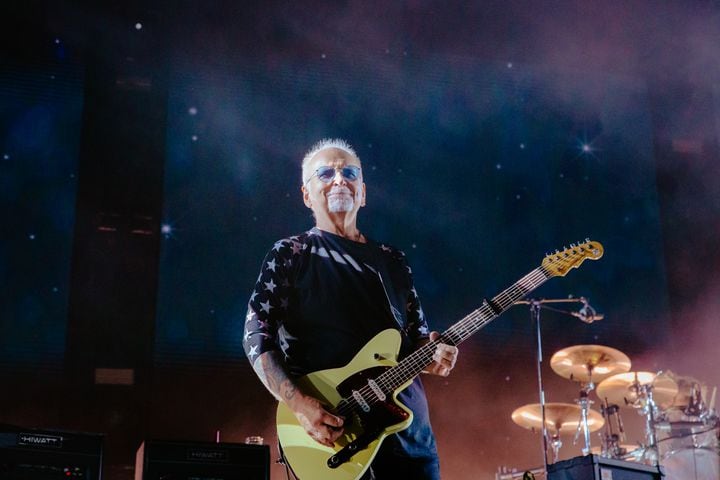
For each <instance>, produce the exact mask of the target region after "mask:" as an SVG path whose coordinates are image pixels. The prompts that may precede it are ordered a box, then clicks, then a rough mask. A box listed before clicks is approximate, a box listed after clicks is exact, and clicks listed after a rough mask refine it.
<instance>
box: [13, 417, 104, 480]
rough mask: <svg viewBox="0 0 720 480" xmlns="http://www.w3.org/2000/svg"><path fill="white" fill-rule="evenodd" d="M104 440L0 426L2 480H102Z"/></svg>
mask: <svg viewBox="0 0 720 480" xmlns="http://www.w3.org/2000/svg"><path fill="white" fill-rule="evenodd" d="M102 454H103V436H102V435H99V434H93V433H80V432H67V431H55V430H39V429H32V428H23V427H17V426H14V425H0V478H2V479H3V480H60V479H63V480H101V477H102Z"/></svg>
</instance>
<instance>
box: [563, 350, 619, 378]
mask: <svg viewBox="0 0 720 480" xmlns="http://www.w3.org/2000/svg"><path fill="white" fill-rule="evenodd" d="M550 366H551V367H552V369H553V370H554V371H555V373H557V374H558V375H560V376H561V377H565V378H569V379H570V380H574V381H576V382H583V383H587V382H589V381H591V380H592V381H593V382H599V381H601V380H604V379H605V378H607V377H610V376H612V375H615V374H616V373H623V372H629V371H630V359H629V358H628V356H627V355H625V354H624V353H622V352H621V351H620V350H615V349H614V348H610V347H606V346H604V345H574V346H572V347H567V348H563V349H562V350H558V351H557V352H555V354H554V355H553V356H552V358H551V359H550Z"/></svg>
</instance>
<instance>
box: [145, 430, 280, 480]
mask: <svg viewBox="0 0 720 480" xmlns="http://www.w3.org/2000/svg"><path fill="white" fill-rule="evenodd" d="M269 479H270V447H269V446H268V445H248V444H244V443H211V442H183V441H162V440H146V441H145V442H143V443H142V445H141V446H140V448H139V449H138V451H137V455H136V457H135V480H269Z"/></svg>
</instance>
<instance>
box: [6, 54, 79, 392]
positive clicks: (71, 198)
mask: <svg viewBox="0 0 720 480" xmlns="http://www.w3.org/2000/svg"><path fill="white" fill-rule="evenodd" d="M82 87H83V82H82V69H81V68H79V67H77V66H75V67H73V66H67V65H65V66H63V65H58V64H46V65H35V66H33V68H29V67H27V66H17V65H7V64H6V68H5V69H3V71H2V72H1V73H0V131H1V132H3V134H2V138H0V145H1V147H0V155H1V156H0V212H2V213H1V214H0V215H1V216H2V218H3V226H2V228H0V232H1V233H0V278H1V279H3V281H2V285H3V287H2V291H1V292H0V332H2V335H0V374H3V375H6V374H12V375H16V374H22V375H28V374H34V375H36V376H37V377H39V378H42V377H43V376H46V375H47V374H48V373H58V372H61V371H62V368H63V355H64V351H65V332H66V323H67V308H68V285H69V281H70V262H71V253H72V241H73V228H74V222H75V194H76V180H77V179H76V175H77V164H78V148H79V144H80V126H81V116H82V99H83V91H82Z"/></svg>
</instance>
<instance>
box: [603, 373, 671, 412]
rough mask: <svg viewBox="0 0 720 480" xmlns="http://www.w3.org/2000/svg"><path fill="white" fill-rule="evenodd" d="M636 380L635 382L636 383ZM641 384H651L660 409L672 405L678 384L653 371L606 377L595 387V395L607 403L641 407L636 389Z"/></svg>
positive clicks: (640, 397) (654, 398) (640, 399)
mask: <svg viewBox="0 0 720 480" xmlns="http://www.w3.org/2000/svg"><path fill="white" fill-rule="evenodd" d="M636 381H637V383H636ZM641 385H652V394H653V400H655V404H656V405H657V406H659V407H660V408H661V409H665V408H667V407H669V406H670V405H672V403H673V400H674V399H675V395H677V393H678V386H677V383H675V380H673V379H672V378H670V377H669V376H668V375H665V374H661V375H658V374H655V373H653V372H627V373H618V374H617V375H613V376H612V377H609V378H606V379H605V380H603V381H602V382H600V384H599V385H598V387H597V395H598V397H600V399H601V400H605V399H607V401H608V403H609V404H615V405H619V406H621V407H634V408H639V407H641V406H642V405H641V401H642V396H641V395H640V394H639V392H638V391H637V387H638V386H641Z"/></svg>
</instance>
